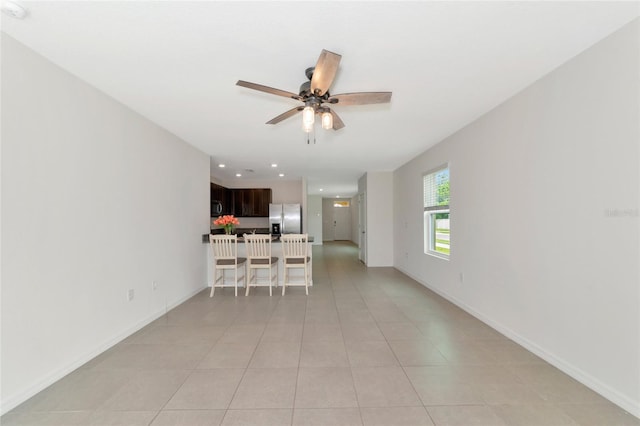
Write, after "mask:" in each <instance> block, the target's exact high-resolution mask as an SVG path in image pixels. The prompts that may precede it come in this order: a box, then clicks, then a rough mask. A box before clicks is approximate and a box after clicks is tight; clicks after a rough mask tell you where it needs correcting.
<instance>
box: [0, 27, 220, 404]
mask: <svg viewBox="0 0 640 426" xmlns="http://www.w3.org/2000/svg"><path fill="white" fill-rule="evenodd" d="M1 117H2V135H1V136H2V231H3V232H2V333H1V335H2V351H1V358H2V401H1V403H2V407H1V410H2V412H6V411H7V410H9V409H11V408H12V407H14V406H15V405H17V404H19V403H20V402H22V401H24V400H25V399H27V398H28V397H30V396H31V395H33V394H35V393H36V392H38V391H40V390H42V389H43V388H44V387H46V386H47V385H49V384H51V383H52V382H54V381H55V380H57V379H59V378H60V377H62V376H63V375H65V374H66V373H68V372H70V371H71V370H73V369H75V368H76V367H78V366H79V365H81V364H83V363H84V362H86V361H88V360H89V359H90V358H92V357H93V356H95V355H97V354H98V353H100V352H101V351H102V350H104V349H106V348H107V347H109V346H111V345H112V344H114V343H116V342H117V341H119V340H120V339H122V338H124V337H126V336H127V335H128V334H130V333H132V332H133V331H135V330H137V329H138V328H140V327H141V326H143V325H145V324H146V323H148V322H149V321H151V320H153V319H155V318H157V317H158V316H159V315H161V314H163V313H164V312H165V309H167V307H169V308H170V307H172V306H174V305H175V304H176V303H178V302H180V301H182V300H184V299H186V298H188V297H190V296H191V295H192V294H194V293H195V292H197V291H198V290H200V289H202V288H204V287H205V285H206V271H207V267H206V263H205V262H206V251H205V250H204V248H203V245H202V243H201V235H202V234H204V233H206V232H207V231H208V229H209V225H208V224H209V219H208V216H209V214H208V198H209V183H208V182H209V158H208V156H207V155H205V154H203V153H202V152H200V151H198V150H196V149H195V148H193V147H191V146H190V145H187V144H186V143H184V142H183V141H181V140H180V139H178V138H177V137H176V136H174V135H172V134H170V133H168V132H167V131H165V130H163V129H161V128H159V127H158V126H156V125H154V124H153V123H151V122H149V121H148V120H146V119H144V118H143V117H141V116H140V115H138V114H136V113H135V112H133V111H131V110H129V109H127V108H125V107H124V106H123V105H121V104H119V103H118V102H116V101H114V100H113V99H111V98H108V97H107V96H105V95H104V94H103V93H101V92H99V91H98V90H96V89H95V88H93V87H91V86H89V85H87V84H86V83H84V82H83V81H81V80H79V79H77V78H76V77H74V76H73V75H71V74H69V73H67V72H66V71H63V70H61V69H60V68H58V67H57V66H55V65H53V64H52V63H50V62H48V61H47V60H46V59H44V58H43V57H41V56H39V55H37V54H36V53H34V52H33V51H31V50H29V49H28V48H26V47H25V46H23V45H21V44H19V43H18V42H16V41H15V40H13V39H11V38H10V37H8V36H6V35H4V34H3V35H2V116H1ZM154 280H155V281H157V283H158V285H159V288H158V289H157V290H156V291H152V282H153V281H154ZM128 289H134V290H135V297H134V299H133V300H132V301H131V302H129V301H127V297H126V294H127V291H128Z"/></svg>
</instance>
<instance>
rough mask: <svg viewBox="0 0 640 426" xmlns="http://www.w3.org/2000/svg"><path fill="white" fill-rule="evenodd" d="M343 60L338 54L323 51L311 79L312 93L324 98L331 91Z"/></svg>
mask: <svg viewBox="0 0 640 426" xmlns="http://www.w3.org/2000/svg"><path fill="white" fill-rule="evenodd" d="M341 58H342V56H341V55H338V54H337V53H333V52H329V51H328V50H324V49H322V52H321V53H320V57H319V58H318V62H317V63H316V68H315V69H314V70H313V77H311V93H313V94H314V95H316V96H322V95H324V94H325V93H326V92H327V90H329V87H331V83H333V79H334V78H335V76H336V72H337V71H338V64H340V59H341Z"/></svg>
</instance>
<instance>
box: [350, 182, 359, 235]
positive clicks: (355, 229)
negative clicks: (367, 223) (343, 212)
mask: <svg viewBox="0 0 640 426" xmlns="http://www.w3.org/2000/svg"><path fill="white" fill-rule="evenodd" d="M350 202H351V242H352V243H354V244H356V245H359V244H360V231H359V230H360V217H359V208H360V202H359V201H358V195H357V194H356V195H354V196H353V198H351V200H350Z"/></svg>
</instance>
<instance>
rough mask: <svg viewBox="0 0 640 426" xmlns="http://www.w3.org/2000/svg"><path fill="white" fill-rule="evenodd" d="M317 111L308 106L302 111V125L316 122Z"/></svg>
mask: <svg viewBox="0 0 640 426" xmlns="http://www.w3.org/2000/svg"><path fill="white" fill-rule="evenodd" d="M315 115H316V111H315V110H314V109H313V107H311V106H307V107H305V108H304V109H303V110H302V123H303V124H311V125H313V122H314V121H315Z"/></svg>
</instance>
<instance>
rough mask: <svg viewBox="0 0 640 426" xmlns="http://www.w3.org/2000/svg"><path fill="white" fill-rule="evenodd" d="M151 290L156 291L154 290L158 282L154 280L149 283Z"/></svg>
mask: <svg viewBox="0 0 640 426" xmlns="http://www.w3.org/2000/svg"><path fill="white" fill-rule="evenodd" d="M151 289H152V290H153V291H156V290H157V289H158V281H155V280H154V281H153V282H152V283H151Z"/></svg>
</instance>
